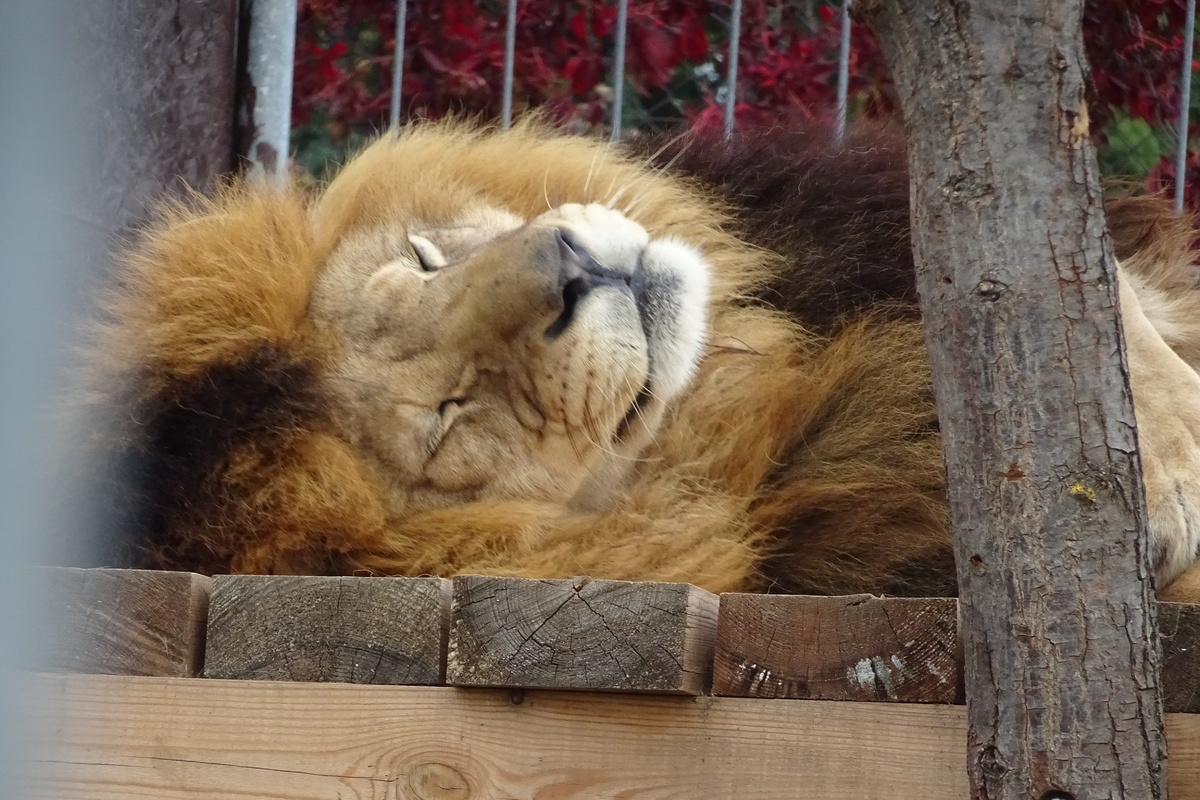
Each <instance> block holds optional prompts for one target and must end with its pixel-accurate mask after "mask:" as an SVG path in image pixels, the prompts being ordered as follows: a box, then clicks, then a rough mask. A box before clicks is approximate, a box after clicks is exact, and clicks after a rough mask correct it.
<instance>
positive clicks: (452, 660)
mask: <svg viewBox="0 0 1200 800" xmlns="http://www.w3.org/2000/svg"><path fill="white" fill-rule="evenodd" d="M716 619H717V597H716V595H714V594H711V593H710V592H706V591H704V590H703V589H698V588H696V587H695V586H691V585H688V584H684V583H627V582H625V581H603V580H602V581H593V580H588V579H587V578H576V579H573V580H520V579H515V578H487V577H481V576H476V575H468V576H462V577H457V578H455V579H454V601H453V604H452V606H451V620H450V649H449V654H448V656H447V668H446V682H447V683H449V684H451V685H452V686H510V687H518V688H543V689H590V690H613V691H623V692H677V693H683V694H699V693H701V692H703V691H705V689H706V688H707V685H708V677H709V668H710V666H711V663H712V652H713V639H714V637H715V629H716Z"/></svg>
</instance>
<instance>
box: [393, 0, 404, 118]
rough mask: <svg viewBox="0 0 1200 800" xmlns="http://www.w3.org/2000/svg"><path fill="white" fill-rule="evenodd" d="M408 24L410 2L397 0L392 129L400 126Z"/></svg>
mask: <svg viewBox="0 0 1200 800" xmlns="http://www.w3.org/2000/svg"><path fill="white" fill-rule="evenodd" d="M407 22H408V0H396V39H395V43H394V44H393V45H392V113H391V117H390V124H391V127H393V128H395V127H396V126H397V125H399V124H400V85H401V84H402V83H403V82H404V29H405V26H406V24H407Z"/></svg>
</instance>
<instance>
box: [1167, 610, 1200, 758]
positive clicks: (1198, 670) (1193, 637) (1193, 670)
mask: <svg viewBox="0 0 1200 800" xmlns="http://www.w3.org/2000/svg"><path fill="white" fill-rule="evenodd" d="M1158 632H1159V642H1160V643H1161V645H1162V677H1161V679H1160V684H1159V685H1160V686H1161V687H1162V702H1163V710H1165V711H1179V712H1184V713H1190V714H1195V713H1198V712H1200V605H1192V604H1190V603H1159V604H1158ZM1172 763H1174V762H1172Z"/></svg>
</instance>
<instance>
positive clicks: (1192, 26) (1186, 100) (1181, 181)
mask: <svg viewBox="0 0 1200 800" xmlns="http://www.w3.org/2000/svg"><path fill="white" fill-rule="evenodd" d="M1195 30H1196V0H1188V2H1187V15H1186V18H1185V20H1184V31H1183V76H1182V80H1181V81H1180V87H1179V140H1178V142H1176V144H1175V210H1176V211H1182V210H1183V190H1184V189H1185V188H1186V184H1187V180H1186V178H1187V154H1188V112H1189V110H1190V109H1189V106H1191V101H1192V38H1193V33H1194V32H1195Z"/></svg>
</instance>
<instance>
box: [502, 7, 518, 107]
mask: <svg viewBox="0 0 1200 800" xmlns="http://www.w3.org/2000/svg"><path fill="white" fill-rule="evenodd" d="M516 52H517V0H508V29H507V30H505V32H504V100H503V106H502V107H501V109H500V125H501V126H502V127H503V128H504V129H505V130H508V129H509V128H511V127H512V95H513V61H514V60H515V57H516Z"/></svg>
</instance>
